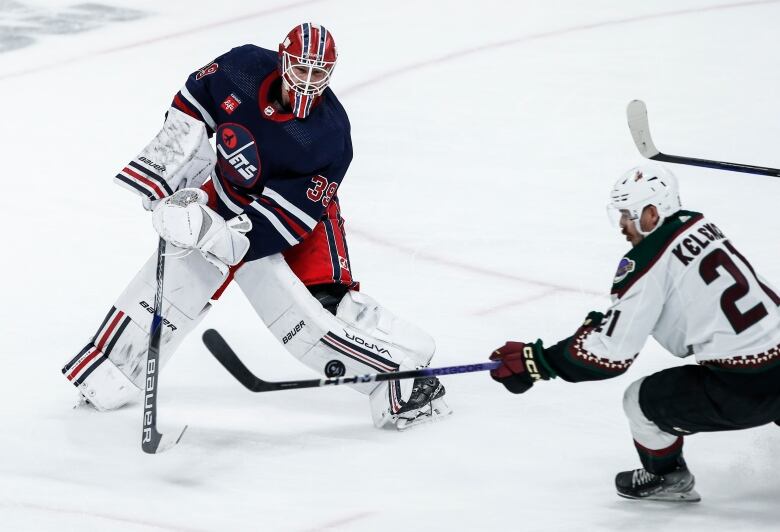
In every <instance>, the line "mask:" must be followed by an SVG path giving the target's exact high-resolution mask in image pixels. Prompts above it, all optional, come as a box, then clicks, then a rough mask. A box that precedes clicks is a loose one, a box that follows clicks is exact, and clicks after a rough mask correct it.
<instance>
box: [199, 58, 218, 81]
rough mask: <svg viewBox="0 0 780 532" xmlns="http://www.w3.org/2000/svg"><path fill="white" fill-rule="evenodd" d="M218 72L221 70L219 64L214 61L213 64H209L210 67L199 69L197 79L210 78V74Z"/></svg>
mask: <svg viewBox="0 0 780 532" xmlns="http://www.w3.org/2000/svg"><path fill="white" fill-rule="evenodd" d="M217 70H219V63H217V62H216V61H212V62H211V63H209V64H208V65H206V66H204V67H203V68H201V69H198V73H197V74H195V79H196V80H199V79H201V78H202V77H205V76H208V75H210V74H213V73H214V72H216V71H217Z"/></svg>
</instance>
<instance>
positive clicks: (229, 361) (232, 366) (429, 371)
mask: <svg viewBox="0 0 780 532" xmlns="http://www.w3.org/2000/svg"><path fill="white" fill-rule="evenodd" d="M203 343H204V344H206V347H207V348H208V350H209V351H210V352H211V354H212V355H214V358H216V359H217V360H219V363H220V364H222V365H223V366H224V367H225V369H226V370H228V372H229V373H230V374H231V375H233V377H235V378H236V379H237V380H238V382H240V383H241V384H243V385H244V386H245V387H246V388H247V389H249V390H250V391H252V392H276V391H279V390H293V389H298V388H319V387H321V386H337V385H339V384H356V383H364V382H382V381H390V380H400V379H415V378H417V377H434V376H438V375H455V374H458V373H471V372H474V371H487V370H491V369H496V368H498V367H499V366H500V365H501V362H481V363H479V364H466V365H463V366H448V367H444V368H422V369H416V370H411V371H396V372H391V373H375V374H367V375H355V376H353V377H335V378H332V379H307V380H299V381H280V382H279V381H277V382H269V381H264V380H262V379H260V378H258V377H257V376H255V375H254V374H253V373H252V372H251V371H249V368H247V367H246V366H245V365H244V363H243V362H241V360H240V359H239V358H238V355H236V353H235V351H233V349H232V348H231V347H230V346H229V345H228V343H227V342H226V341H225V339H224V338H222V335H221V334H219V333H218V332H217V331H215V330H214V329H208V330H206V332H204V333H203Z"/></svg>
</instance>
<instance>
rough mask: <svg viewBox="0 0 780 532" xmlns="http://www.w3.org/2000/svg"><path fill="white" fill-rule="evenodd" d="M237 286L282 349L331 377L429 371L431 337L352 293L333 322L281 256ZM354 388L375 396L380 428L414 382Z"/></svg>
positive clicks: (248, 267) (254, 267)
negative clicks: (389, 411)
mask: <svg viewBox="0 0 780 532" xmlns="http://www.w3.org/2000/svg"><path fill="white" fill-rule="evenodd" d="M235 280H236V282H237V283H238V285H239V286H240V287H241V290H242V291H243V292H244V293H245V294H246V296H247V299H249V302H250V303H251V304H252V306H253V307H254V309H255V311H256V312H257V314H258V315H259V316H260V318H261V319H262V320H263V322H264V323H265V324H266V326H267V327H268V329H269V330H270V331H271V332H272V333H273V334H274V335H275V336H276V338H277V339H278V340H279V341H280V342H281V343H282V345H283V346H284V347H285V348H286V349H287V350H288V351H289V352H290V353H291V354H292V355H293V356H295V357H296V358H298V359H299V360H300V361H301V362H303V363H304V364H306V365H307V366H309V367H310V368H312V369H314V370H315V371H317V372H318V373H320V374H325V375H326V376H328V377H338V376H342V375H362V374H366V373H387V372H393V371H398V370H399V369H414V368H418V367H423V366H427V365H428V363H429V362H430V360H431V357H432V356H433V353H434V351H435V349H436V345H435V343H434V341H433V338H431V336H430V335H428V334H427V333H425V332H424V331H422V330H420V329H419V328H417V327H415V326H414V325H412V324H410V323H408V322H406V321H404V320H402V319H400V318H398V317H397V316H395V315H394V314H393V313H391V312H390V311H388V310H387V309H385V308H383V307H382V306H380V305H379V304H378V303H377V302H376V301H374V300H373V299H372V298H370V297H368V296H366V295H365V294H361V293H358V292H354V291H350V292H348V293H347V294H346V295H345V296H344V298H343V299H342V300H341V302H340V303H339V305H338V309H337V311H336V316H334V315H333V314H331V313H330V312H328V311H327V310H325V309H324V308H323V307H322V305H321V304H320V303H319V301H317V300H316V299H315V298H314V297H313V296H312V295H311V294H310V293H309V290H308V289H307V288H306V287H305V286H304V285H303V283H302V282H301V281H300V280H299V279H298V278H297V277H296V276H295V274H294V273H293V272H292V271H291V270H290V268H289V266H288V265H287V263H286V262H285V261H284V259H283V258H282V256H281V255H279V254H276V255H272V256H270V257H265V258H263V259H259V260H256V261H252V262H248V263H246V264H244V265H243V266H242V267H241V268H240V269H239V270H238V272H236V275H235ZM399 383H401V384H400V385H399ZM350 386H351V387H353V388H355V389H356V390H358V391H359V392H361V393H364V394H370V395H371V396H372V401H371V403H372V413H373V414H374V419H375V423H376V422H377V419H378V418H381V417H382V416H381V413H380V412H385V411H387V410H388V408H391V409H392V407H393V405H392V403H393V402H394V401H395V402H396V404H395V407H396V410H397V408H400V404H397V401H398V400H401V401H402V400H403V398H405V397H408V396H409V394H410V393H411V386H412V381H391V382H390V384H389V385H388V383H380V384H379V385H377V384H376V383H367V384H351V385H350ZM388 388H392V389H393V392H394V393H389V391H388ZM376 390H381V392H376V393H375V391H376ZM374 397H376V399H373V398H374ZM383 422H384V421H383Z"/></svg>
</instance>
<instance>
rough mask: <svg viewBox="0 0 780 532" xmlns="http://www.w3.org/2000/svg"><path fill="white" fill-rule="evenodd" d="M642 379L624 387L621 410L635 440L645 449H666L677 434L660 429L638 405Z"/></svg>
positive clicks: (672, 442) (675, 439) (676, 437)
mask: <svg viewBox="0 0 780 532" xmlns="http://www.w3.org/2000/svg"><path fill="white" fill-rule="evenodd" d="M644 380H645V379H644V378H641V379H639V380H638V381H634V382H632V383H631V385H630V386H629V387H628V388H626V391H625V393H624V394H623V411H624V412H625V413H626V416H627V417H628V423H629V426H630V427H631V435H632V436H633V438H634V441H635V442H637V443H638V444H639V445H641V446H642V447H644V448H646V449H654V450H660V449H666V448H668V447H669V446H671V445H673V444H674V443H675V442H676V441H677V439H678V436H675V435H674V434H669V433H668V432H664V431H662V430H661V429H660V428H658V425H656V424H655V423H653V422H652V421H650V420H649V419H647V417H646V416H645V414H644V412H642V407H641V406H640V405H639V389H640V388H641V387H642V382H643V381H644Z"/></svg>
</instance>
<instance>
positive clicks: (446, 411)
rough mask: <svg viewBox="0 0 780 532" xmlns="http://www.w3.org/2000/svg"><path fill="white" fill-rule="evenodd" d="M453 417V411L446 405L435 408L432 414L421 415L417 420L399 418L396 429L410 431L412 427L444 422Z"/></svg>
mask: <svg viewBox="0 0 780 532" xmlns="http://www.w3.org/2000/svg"><path fill="white" fill-rule="evenodd" d="M450 415H452V409H451V408H450V407H449V406H447V404H446V403H444V404H443V406H434V408H433V412H432V413H430V414H429V413H425V414H421V415H419V416H417V417H415V418H411V419H410V418H403V417H402V418H398V421H396V423H395V428H396V429H397V430H399V431H404V430H409V429H410V428H412V427H418V426H420V425H427V424H428V423H433V422H435V421H442V420H444V419H446V418H447V417H449V416H450Z"/></svg>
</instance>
